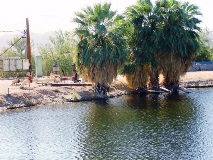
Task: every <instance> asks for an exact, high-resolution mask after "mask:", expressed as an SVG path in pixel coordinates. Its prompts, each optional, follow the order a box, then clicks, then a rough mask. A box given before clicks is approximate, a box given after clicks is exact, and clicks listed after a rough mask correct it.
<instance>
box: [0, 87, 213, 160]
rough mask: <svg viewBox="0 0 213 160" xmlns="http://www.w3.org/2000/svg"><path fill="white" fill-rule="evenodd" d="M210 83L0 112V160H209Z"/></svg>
mask: <svg viewBox="0 0 213 160" xmlns="http://www.w3.org/2000/svg"><path fill="white" fill-rule="evenodd" d="M212 99H213V88H209V89H200V90H193V91H192V92H191V93H190V94H184V93H180V94H178V95H169V94H159V95H156V94H149V95H129V96H121V97H117V98H112V99H108V100H103V101H91V102H79V103H67V104H61V105H52V106H42V107H32V108H27V109H16V110H10V111H6V112H4V113H0V128H1V129H0V142H1V143H0V159H4V160H7V159H8V160H13V159H14V160H17V159H21V160H22V159H27V160H28V159H31V160H41V159H42V160H43V159H44V160H50V159H51V160H53V159H63V160H64V159H184V160H185V159H190V160H192V159H213V101H212Z"/></svg>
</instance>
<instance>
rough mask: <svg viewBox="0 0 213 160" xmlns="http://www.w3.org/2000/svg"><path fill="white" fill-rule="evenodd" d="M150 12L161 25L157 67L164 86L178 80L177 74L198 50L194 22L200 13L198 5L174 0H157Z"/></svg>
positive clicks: (196, 29)
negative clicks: (160, 70) (158, 63)
mask: <svg viewBox="0 0 213 160" xmlns="http://www.w3.org/2000/svg"><path fill="white" fill-rule="evenodd" d="M154 14H155V15H156V16H157V15H158V17H159V20H160V21H158V26H159V27H160V28H162V32H163V34H162V37H161V38H160V39H161V40H160V41H161V42H163V43H162V46H161V47H162V48H163V49H162V51H163V52H162V54H161V56H160V57H159V61H160V68H161V69H162V73H163V75H164V77H165V85H166V86H167V87H169V86H171V85H173V84H176V83H178V81H179V76H180V75H182V74H184V73H185V72H186V71H187V69H188V68H189V67H190V65H191V62H192V61H193V57H194V56H195V54H196V52H197V51H198V49H199V43H198V38H199V36H198V32H199V31H200V28H199V27H198V24H199V23H200V22H201V21H200V20H199V19H198V18H196V16H198V15H201V13H200V12H199V10H198V7H197V6H195V5H190V4H189V3H188V2H186V3H183V4H182V3H180V2H178V1H176V0H161V1H157V3H156V7H155V11H154Z"/></svg>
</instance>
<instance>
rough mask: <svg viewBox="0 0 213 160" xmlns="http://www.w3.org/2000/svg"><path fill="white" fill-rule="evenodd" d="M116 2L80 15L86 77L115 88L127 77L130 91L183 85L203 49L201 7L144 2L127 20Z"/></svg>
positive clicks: (80, 63)
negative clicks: (117, 81)
mask: <svg viewBox="0 0 213 160" xmlns="http://www.w3.org/2000/svg"><path fill="white" fill-rule="evenodd" d="M110 7H111V4H109V3H104V4H96V5H94V6H92V7H86V8H85V9H83V10H82V11H81V12H77V13H76V14H75V15H76V17H75V18H74V21H75V22H76V23H78V27H77V28H76V30H75V33H76V35H77V37H78V39H79V41H78V45H77V50H78V51H77V60H78V61H77V65H78V67H79V70H81V71H82V75H84V78H86V79H88V80H91V81H92V82H93V83H94V84H99V85H100V84H101V85H104V86H106V85H109V84H110V83H111V82H112V81H113V79H114V78H116V76H117V74H118V73H120V74H125V75H126V77H127V81H128V84H129V86H130V87H132V88H137V87H144V86H147V85H149V86H150V87H156V86H159V75H160V74H162V75H163V76H164V85H165V86H166V87H171V86H172V85H173V84H177V83H178V80H179V76H180V75H182V74H184V73H185V72H186V71H187V69H188V68H189V67H190V65H191V63H192V61H193V58H194V56H195V55H196V52H197V51H198V49H199V35H198V32H199V31H200V28H199V27H198V25H199V23H200V22H201V21H200V20H199V19H198V18H197V16H199V15H201V13H200V12H199V8H198V7H197V6H195V5H193V4H189V3H187V2H185V3H181V2H179V1H177V0H158V1H156V2H155V4H152V2H151V1H150V0H138V1H137V4H135V5H132V6H130V7H128V8H127V9H126V11H125V13H124V14H123V15H122V16H121V15H118V14H117V12H115V11H112V10H111V8H110Z"/></svg>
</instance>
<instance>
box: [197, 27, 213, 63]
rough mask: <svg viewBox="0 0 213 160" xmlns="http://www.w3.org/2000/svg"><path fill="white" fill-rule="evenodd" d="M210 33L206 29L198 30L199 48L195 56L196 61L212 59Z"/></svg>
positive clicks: (212, 48)
mask: <svg viewBox="0 0 213 160" xmlns="http://www.w3.org/2000/svg"><path fill="white" fill-rule="evenodd" d="M210 34H211V32H210V31H209V30H208V29H204V30H203V31H202V32H200V41H199V44H200V49H199V51H198V52H197V55H196V57H195V61H196V62H202V61H213V47H212V44H211V43H210V42H211V41H210V37H209V36H210Z"/></svg>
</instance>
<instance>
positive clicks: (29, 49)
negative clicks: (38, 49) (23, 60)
mask: <svg viewBox="0 0 213 160" xmlns="http://www.w3.org/2000/svg"><path fill="white" fill-rule="evenodd" d="M26 27H27V59H29V64H30V66H29V72H30V75H31V74H32V73H31V72H32V56H31V46H30V29H29V20H28V18H26Z"/></svg>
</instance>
